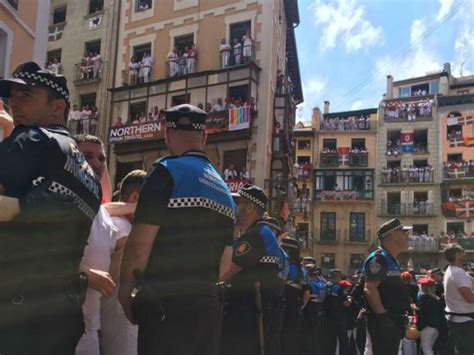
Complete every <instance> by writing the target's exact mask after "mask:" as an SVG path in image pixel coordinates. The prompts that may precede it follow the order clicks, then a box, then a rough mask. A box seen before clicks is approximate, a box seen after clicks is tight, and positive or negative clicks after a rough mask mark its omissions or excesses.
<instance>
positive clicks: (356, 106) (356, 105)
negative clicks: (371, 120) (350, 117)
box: [351, 100, 363, 111]
mask: <svg viewBox="0 0 474 355" xmlns="http://www.w3.org/2000/svg"><path fill="white" fill-rule="evenodd" d="M362 108H363V102H362V100H357V101H355V102H354V103H353V104H352V106H351V111H354V110H360V109H362Z"/></svg>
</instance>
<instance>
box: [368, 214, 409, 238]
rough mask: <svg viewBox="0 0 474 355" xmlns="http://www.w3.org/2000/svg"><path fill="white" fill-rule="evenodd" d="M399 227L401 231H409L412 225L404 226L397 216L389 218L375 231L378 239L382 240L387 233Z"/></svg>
mask: <svg viewBox="0 0 474 355" xmlns="http://www.w3.org/2000/svg"><path fill="white" fill-rule="evenodd" d="M400 229H401V230H403V231H409V230H410V229H412V227H409V226H404V225H403V224H402V222H400V220H398V219H397V218H394V219H391V220H390V221H388V222H385V223H384V224H382V225H381V226H380V228H379V230H378V232H377V237H378V238H379V240H383V239H384V238H385V237H386V236H387V235H389V234H391V233H393V232H395V231H397V230H400Z"/></svg>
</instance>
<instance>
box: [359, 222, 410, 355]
mask: <svg viewBox="0 0 474 355" xmlns="http://www.w3.org/2000/svg"><path fill="white" fill-rule="evenodd" d="M410 229H411V227H407V226H403V225H402V224H401V223H400V221H399V220H398V219H392V220H390V221H388V222H386V223H384V224H383V225H382V226H381V227H380V229H379V230H378V232H377V237H378V239H379V244H380V246H379V248H378V249H377V250H375V251H373V252H372V253H370V254H369V256H368V257H367V259H366V261H365V263H364V266H363V269H362V272H363V277H364V279H365V286H364V294H365V298H366V301H367V305H368V310H367V329H368V331H369V335H370V340H371V343H372V353H373V354H374V355H379V354H384V355H385V354H387V355H393V354H397V353H398V347H399V345H400V340H401V339H402V338H403V337H404V336H405V325H406V316H405V312H406V310H407V309H408V308H409V306H410V295H409V291H408V289H407V288H406V286H405V285H404V283H403V280H402V279H401V277H400V267H399V265H398V262H397V260H396V258H397V256H398V255H399V254H400V253H401V252H402V251H405V250H407V249H408V231H409V230H410Z"/></svg>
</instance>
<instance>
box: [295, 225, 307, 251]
mask: <svg viewBox="0 0 474 355" xmlns="http://www.w3.org/2000/svg"><path fill="white" fill-rule="evenodd" d="M296 239H297V240H298V241H299V242H301V246H302V247H303V248H307V247H308V239H309V224H308V223H298V224H297V226H296Z"/></svg>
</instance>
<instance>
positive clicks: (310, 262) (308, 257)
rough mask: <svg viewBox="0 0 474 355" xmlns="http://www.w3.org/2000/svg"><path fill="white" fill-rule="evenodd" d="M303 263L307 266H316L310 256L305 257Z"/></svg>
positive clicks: (314, 260)
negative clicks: (307, 264)
mask: <svg viewBox="0 0 474 355" xmlns="http://www.w3.org/2000/svg"><path fill="white" fill-rule="evenodd" d="M303 263H309V264H315V265H316V259H315V258H313V257H312V256H305V257H304V258H303Z"/></svg>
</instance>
